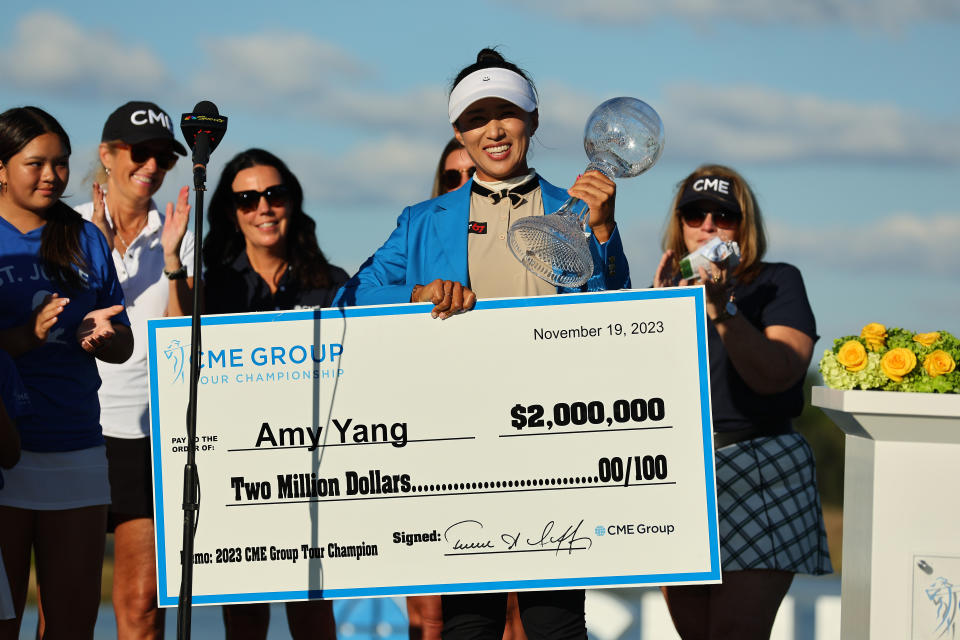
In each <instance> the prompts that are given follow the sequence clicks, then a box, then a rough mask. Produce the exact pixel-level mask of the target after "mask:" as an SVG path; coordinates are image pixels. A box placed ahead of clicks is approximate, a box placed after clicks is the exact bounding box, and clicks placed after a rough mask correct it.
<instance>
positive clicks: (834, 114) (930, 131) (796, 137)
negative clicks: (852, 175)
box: [660, 85, 960, 163]
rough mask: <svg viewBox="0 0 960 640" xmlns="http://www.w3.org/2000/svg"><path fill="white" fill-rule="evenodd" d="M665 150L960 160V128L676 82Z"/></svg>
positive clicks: (748, 157)
mask: <svg viewBox="0 0 960 640" xmlns="http://www.w3.org/2000/svg"><path fill="white" fill-rule="evenodd" d="M660 114H661V117H663V120H664V128H665V129H666V135H667V144H666V151H665V153H666V154H669V156H673V157H682V158H694V159H696V160H697V161H700V160H702V159H704V158H718V159H722V161H724V162H734V161H738V162H739V161H745V162H756V161H762V162H766V161H772V162H790V161H798V160H844V161H883V162H890V161H893V162H932V163H944V162H946V163H955V162H960V148H958V147H957V145H956V144H955V143H954V141H955V140H957V139H960V126H958V125H957V124H956V123H953V122H936V121H933V120H931V119H929V118H926V117H923V116H920V115H917V114H911V113H908V112H906V111H904V110H903V109H901V108H899V107H897V106H894V105H890V104H882V103H854V102H846V101H839V100H830V99H827V98H823V97H821V96H813V95H803V94H789V93H784V92H780V91H775V90H773V89H767V88H764V87H724V88H717V87H709V86H696V85H674V86H672V87H669V88H667V90H666V100H665V104H664V105H663V110H662V111H661V112H660Z"/></svg>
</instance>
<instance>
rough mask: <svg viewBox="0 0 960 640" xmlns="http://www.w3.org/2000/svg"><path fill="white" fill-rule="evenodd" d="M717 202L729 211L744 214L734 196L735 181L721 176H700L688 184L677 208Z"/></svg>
mask: <svg viewBox="0 0 960 640" xmlns="http://www.w3.org/2000/svg"><path fill="white" fill-rule="evenodd" d="M704 200H706V201H708V202H715V203H717V204H719V205H720V206H722V207H723V208H724V209H726V210H727V211H731V212H733V213H739V214H743V212H742V211H741V210H740V203H739V202H737V198H736V197H735V196H734V195H733V180H730V179H729V178H722V177H720V176H700V177H698V178H697V179H696V180H693V181H691V182H688V183H687V187H686V189H684V190H683V193H682V194H681V195H680V200H678V201H677V208H678V209H682V208H683V207H685V206H687V205H688V204H690V203H692V202H701V201H704Z"/></svg>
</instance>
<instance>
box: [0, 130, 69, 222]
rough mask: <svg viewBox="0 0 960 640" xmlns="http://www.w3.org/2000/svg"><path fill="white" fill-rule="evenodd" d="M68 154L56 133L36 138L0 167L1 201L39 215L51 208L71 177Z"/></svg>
mask: <svg viewBox="0 0 960 640" xmlns="http://www.w3.org/2000/svg"><path fill="white" fill-rule="evenodd" d="M69 159H70V154H69V152H68V151H67V149H66V147H65V146H64V144H63V141H62V140H61V139H60V137H59V136H58V135H56V134H55V133H44V134H43V135H39V136H37V137H36V138H34V139H33V140H31V141H30V142H28V143H27V145H26V146H25V147H24V148H23V149H21V150H20V151H19V152H18V153H16V154H15V155H13V156H12V157H11V158H10V160H9V161H7V162H5V163H3V165H2V166H0V182H4V183H5V184H6V187H5V188H4V190H3V199H4V201H6V203H9V205H10V206H13V207H16V208H18V209H21V210H25V211H30V212H31V213H34V214H37V215H41V214H42V213H43V212H44V211H46V210H47V208H49V207H50V206H51V205H53V204H54V203H55V202H56V201H57V200H59V199H60V196H61V195H62V194H63V190H64V189H66V187H67V180H69V178H70V165H69Z"/></svg>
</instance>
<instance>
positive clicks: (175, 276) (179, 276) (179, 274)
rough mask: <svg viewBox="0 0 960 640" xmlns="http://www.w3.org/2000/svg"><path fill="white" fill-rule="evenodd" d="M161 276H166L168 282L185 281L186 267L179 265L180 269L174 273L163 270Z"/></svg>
mask: <svg viewBox="0 0 960 640" xmlns="http://www.w3.org/2000/svg"><path fill="white" fill-rule="evenodd" d="M163 275H165V276H167V278H168V279H169V280H186V278H187V266H186V265H183V264H181V265H180V268H179V269H177V270H176V271H167V270H166V269H164V270H163Z"/></svg>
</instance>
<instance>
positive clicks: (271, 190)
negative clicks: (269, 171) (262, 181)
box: [233, 184, 290, 213]
mask: <svg viewBox="0 0 960 640" xmlns="http://www.w3.org/2000/svg"><path fill="white" fill-rule="evenodd" d="M289 196H290V191H289V190H288V189H287V188H286V187H285V186H283V185H282V184H275V185H273V186H272V187H267V188H266V189H264V190H263V191H254V190H252V189H251V190H249V191H234V192H233V204H235V205H236V207H237V209H239V210H240V211H242V212H243V213H249V212H250V211H253V210H254V209H256V208H257V207H258V206H260V198H266V199H267V204H268V205H270V206H271V207H282V206H283V205H285V204H287V198H288V197H289Z"/></svg>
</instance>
